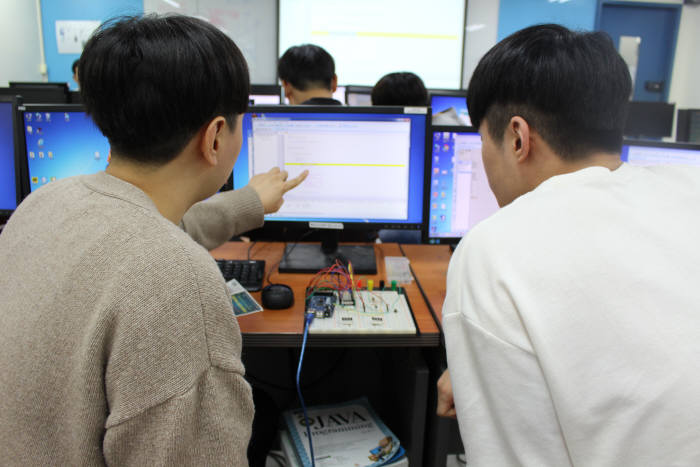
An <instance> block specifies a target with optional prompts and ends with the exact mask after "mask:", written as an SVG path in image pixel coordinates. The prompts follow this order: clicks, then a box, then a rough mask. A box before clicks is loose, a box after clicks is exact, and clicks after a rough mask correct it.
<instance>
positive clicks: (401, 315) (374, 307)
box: [309, 290, 416, 334]
mask: <svg viewBox="0 0 700 467" xmlns="http://www.w3.org/2000/svg"><path fill="white" fill-rule="evenodd" d="M353 297H354V299H355V305H354V306H342V305H339V304H336V306H335V311H334V313H333V316H332V317H330V318H317V319H314V320H313V322H312V323H311V327H310V328H309V333H310V334H416V324H415V322H414V321H413V314H412V313H411V308H410V306H409V305H408V301H407V300H406V295H405V294H403V293H399V292H397V291H395V290H374V291H368V290H359V291H355V292H353ZM363 303H364V306H363Z"/></svg>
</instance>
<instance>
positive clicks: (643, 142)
mask: <svg viewBox="0 0 700 467" xmlns="http://www.w3.org/2000/svg"><path fill="white" fill-rule="evenodd" d="M622 146H643V147H655V148H672V149H691V150H694V151H700V143H689V142H686V141H658V140H653V139H633V138H625V139H623V140H622Z"/></svg>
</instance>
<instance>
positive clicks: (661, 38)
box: [596, 1, 681, 102]
mask: <svg viewBox="0 0 700 467" xmlns="http://www.w3.org/2000/svg"><path fill="white" fill-rule="evenodd" d="M680 15H681V5H669V4H668V3H665V4H664V3H642V2H620V1H617V2H613V1H601V2H600V5H599V9H598V20H597V23H596V24H597V28H596V29H598V30H599V31H605V32H607V33H608V34H609V35H610V37H612V40H613V43H614V44H615V46H616V47H618V50H620V43H621V42H620V39H621V38H624V39H623V41H624V40H625V39H630V38H639V39H637V42H638V44H639V55H638V57H637V63H636V67H634V66H631V67H630V72H634V71H635V68H636V76H633V77H632V78H633V79H634V95H633V97H632V100H635V101H657V102H658V101H661V102H666V101H667V100H668V91H669V87H670V86H671V72H672V70H673V57H674V55H675V51H676V39H677V37H678V25H679V23H680ZM624 55H625V54H623V56H624ZM628 64H629V62H628Z"/></svg>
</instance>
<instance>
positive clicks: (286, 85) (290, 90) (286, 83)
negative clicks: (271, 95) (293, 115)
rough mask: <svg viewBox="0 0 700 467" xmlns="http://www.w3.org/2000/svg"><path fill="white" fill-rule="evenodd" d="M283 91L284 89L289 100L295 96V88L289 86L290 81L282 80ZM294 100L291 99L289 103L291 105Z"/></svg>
mask: <svg viewBox="0 0 700 467" xmlns="http://www.w3.org/2000/svg"><path fill="white" fill-rule="evenodd" d="M282 89H284V97H286V98H287V99H289V98H290V97H291V96H292V95H293V94H294V88H292V85H291V84H289V81H285V80H282ZM291 102H292V99H289V103H290V104H291Z"/></svg>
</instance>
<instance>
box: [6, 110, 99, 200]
mask: <svg viewBox="0 0 700 467" xmlns="http://www.w3.org/2000/svg"><path fill="white" fill-rule="evenodd" d="M18 114H19V116H18V121H20V119H21V121H22V129H21V131H20V134H21V135H22V138H21V141H20V143H21V145H22V146H21V148H22V150H21V151H20V157H19V161H20V164H21V166H22V171H21V173H22V192H23V194H24V195H25V196H26V195H28V194H29V193H30V192H32V191H34V190H36V189H37V188H39V187H41V186H43V185H46V184H47V183H51V182H52V181H55V180H60V179H62V178H66V177H71V176H74V175H84V174H91V173H95V172H99V171H102V170H104V169H105V168H106V167H107V158H108V155H109V142H108V141H107V138H105V136H104V135H103V134H102V132H100V130H99V129H98V128H97V126H95V124H94V123H93V121H92V119H91V118H90V117H89V116H88V115H86V114H85V111H84V109H83V106H82V105H78V104H64V105H49V104H34V105H32V104H27V105H23V106H19V107H18Z"/></svg>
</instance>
